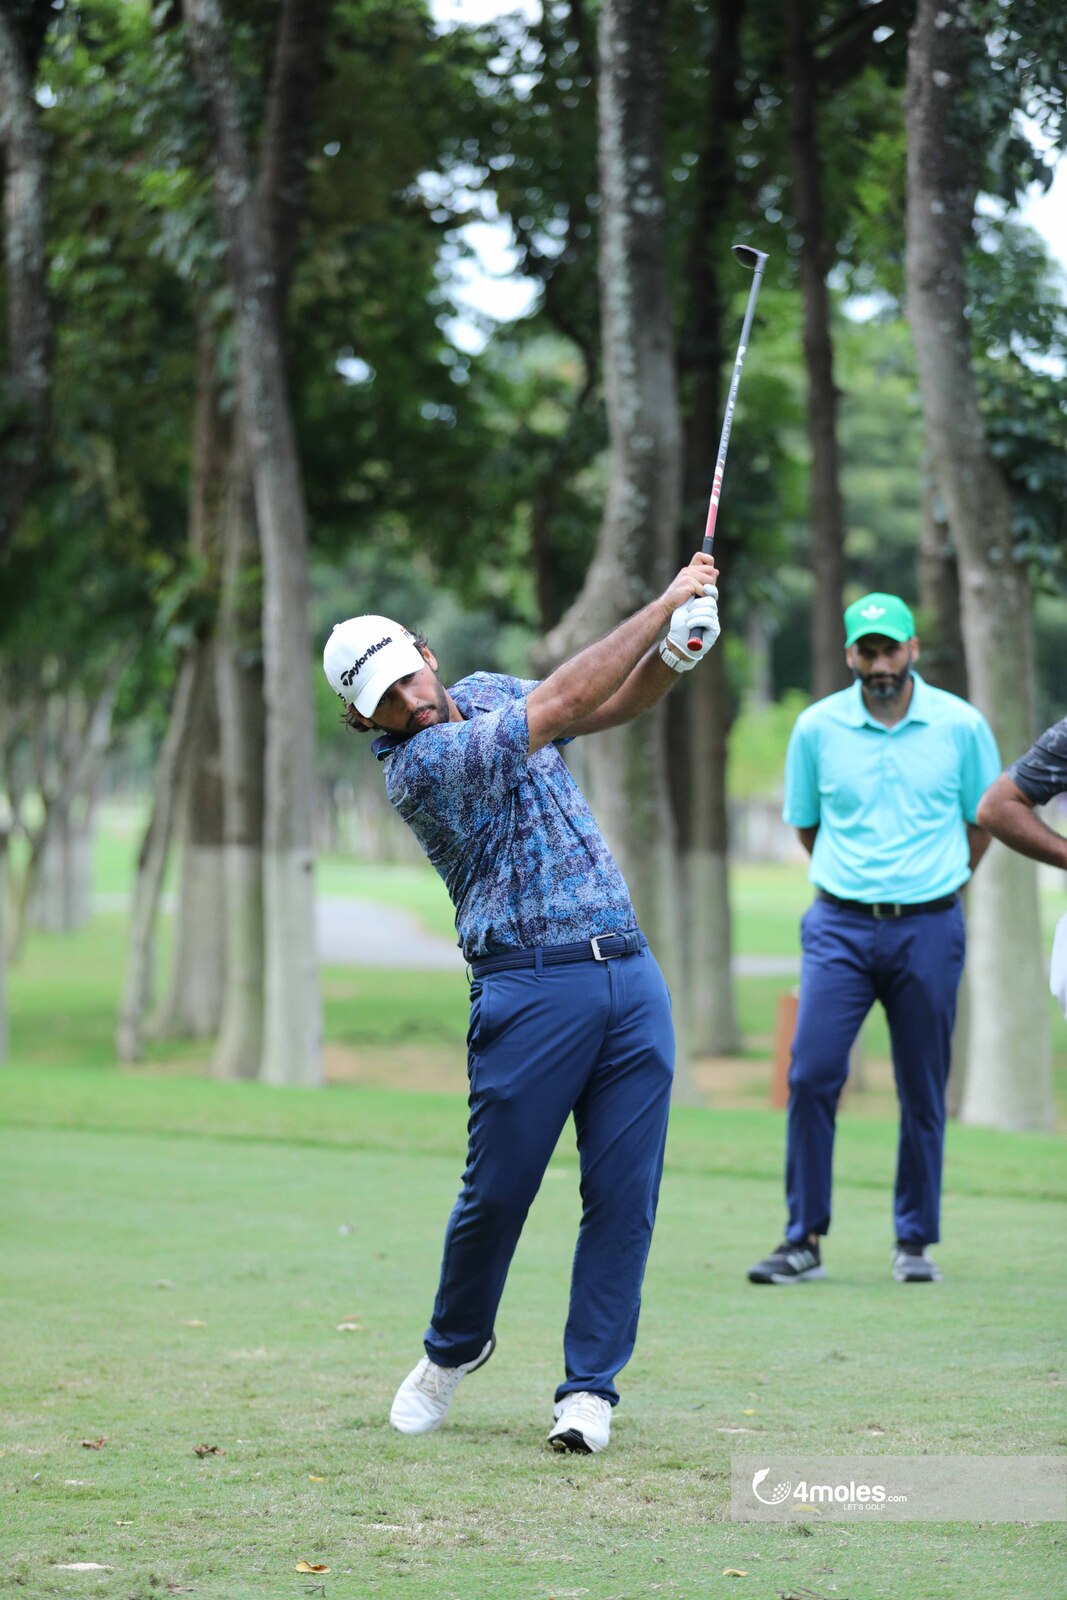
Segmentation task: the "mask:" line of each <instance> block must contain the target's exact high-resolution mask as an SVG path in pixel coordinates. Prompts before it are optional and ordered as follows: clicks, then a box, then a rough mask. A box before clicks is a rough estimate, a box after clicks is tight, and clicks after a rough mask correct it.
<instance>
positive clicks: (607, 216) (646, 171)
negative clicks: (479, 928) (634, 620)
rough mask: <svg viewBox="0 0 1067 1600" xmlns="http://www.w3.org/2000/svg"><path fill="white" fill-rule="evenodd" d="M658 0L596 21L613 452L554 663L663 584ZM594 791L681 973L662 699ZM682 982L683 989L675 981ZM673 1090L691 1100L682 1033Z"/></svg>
mask: <svg viewBox="0 0 1067 1600" xmlns="http://www.w3.org/2000/svg"><path fill="white" fill-rule="evenodd" d="M666 16H667V0H652V3H651V4H641V3H640V0H607V3H606V4H605V5H603V6H602V8H601V12H600V19H599V94H598V121H599V164H600V232H599V281H600V303H601V319H602V348H603V364H604V381H605V390H606V396H607V410H608V422H609V431H610V441H611V442H610V452H609V460H608V488H607V500H606V504H605V507H604V514H603V521H602V523H601V527H600V534H599V537H598V540H597V548H596V552H595V554H594V557H593V560H592V562H591V563H590V566H589V570H588V572H587V575H586V579H585V583H584V585H583V587H582V590H581V593H580V594H579V596H578V598H577V600H576V601H575V603H574V605H573V606H572V607H571V609H570V610H569V611H568V613H567V614H566V616H565V617H564V618H563V620H562V621H561V622H560V624H559V625H558V627H557V628H556V629H555V630H554V631H553V633H552V634H551V635H550V636H549V639H548V642H547V644H548V652H549V653H550V655H551V656H553V657H554V658H555V659H561V658H562V657H564V656H567V655H570V654H571V653H573V651H574V650H576V649H578V648H580V647H581V646H582V645H585V644H587V643H588V642H589V640H590V639H593V638H596V637H598V636H599V635H600V634H602V633H604V632H605V631H606V630H607V629H608V628H610V627H612V626H613V625H614V624H615V623H616V622H617V621H618V620H619V618H620V617H622V616H624V615H625V614H626V613H627V612H629V611H631V610H633V609H634V608H635V607H636V606H637V605H639V604H641V603H643V602H644V601H645V600H647V598H648V597H649V596H650V595H651V594H652V593H653V592H654V591H655V589H656V588H657V587H659V586H660V585H662V584H663V582H665V580H666V578H667V576H668V574H669V570H670V568H671V566H672V564H673V561H674V554H675V548H674V547H675V539H676V530H677V521H678V510H679V504H680V495H681V467H682V455H681V426H680V420H679V413H678V397H677V389H676V383H675V372H674V355H673V338H672V331H671V314H670V298H669V286H668V272H667V250H666V232H665V197H664V185H663V77H664V51H665V37H666ZM586 760H587V761H588V763H589V774H590V777H589V782H590V788H591V797H592V799H593V803H594V806H595V809H596V810H597V813H598V815H599V816H600V817H601V818H602V820H603V822H604V825H605V830H606V832H607V834H608V837H609V839H610V840H611V843H612V846H613V848H614V849H616V850H617V851H618V853H619V856H620V864H621V866H622V868H623V871H624V873H625V875H626V878H627V881H628V882H629V884H630V887H631V890H632V892H633V895H634V900H635V903H636V906H637V910H638V914H639V916H640V918H641V921H642V924H643V925H644V927H645V929H646V931H647V933H648V935H649V939H650V940H651V942H652V944H653V946H654V947H655V949H656V952H657V955H658V956H659V958H660V960H661V962H662V963H663V966H664V968H665V971H666V972H667V975H668V981H670V980H671V978H672V977H673V976H674V975H675V974H677V975H678V976H679V977H680V976H681V975H680V973H679V972H678V957H679V947H678V926H677V921H678V919H677V906H678V893H677V889H678V877H677V865H676V855H675V835H674V822H673V816H672V811H671V803H670V792H669V784H668V763H669V752H668V747H667V738H666V705H665V704H662V703H661V705H660V706H658V707H656V708H655V709H654V710H653V711H652V712H649V713H646V715H645V716H643V717H641V718H639V719H638V721H637V722H635V723H632V724H631V725H630V726H629V727H627V728H625V729H621V730H618V731H616V732H614V733H611V734H600V735H599V736H598V737H597V739H596V740H593V741H591V742H590V750H589V751H588V752H587V755H586ZM676 986H677V987H680V985H676ZM679 1045H680V1049H679V1068H680V1071H679V1076H678V1078H677V1084H678V1093H679V1095H680V1096H682V1097H685V1098H692V1097H693V1096H694V1090H693V1086H692V1080H691V1078H690V1076H689V1071H688V1060H687V1050H686V1048H685V1045H684V1041H683V1040H679Z"/></svg>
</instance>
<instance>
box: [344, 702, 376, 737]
mask: <svg viewBox="0 0 1067 1600" xmlns="http://www.w3.org/2000/svg"><path fill="white" fill-rule="evenodd" d="M344 718H345V726H346V727H347V728H351V729H352V731H353V733H371V732H372V731H373V729H374V724H373V722H368V721H367V719H366V717H362V716H360V714H359V712H358V711H357V710H356V708H355V706H354V705H352V704H351V703H349V706H348V709H347V711H346V712H345V714H344Z"/></svg>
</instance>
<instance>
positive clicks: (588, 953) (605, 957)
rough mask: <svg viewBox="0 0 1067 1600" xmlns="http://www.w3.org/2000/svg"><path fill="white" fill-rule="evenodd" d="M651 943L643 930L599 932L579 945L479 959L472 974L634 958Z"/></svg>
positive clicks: (550, 946) (551, 945) (478, 957)
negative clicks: (570, 962)
mask: <svg viewBox="0 0 1067 1600" xmlns="http://www.w3.org/2000/svg"><path fill="white" fill-rule="evenodd" d="M647 943H648V940H647V939H646V938H645V936H644V934H643V933H642V932H641V930H640V928H631V929H630V931H629V932H628V933H598V934H597V936H596V938H594V939H580V940H579V941H578V943H577V944H546V945H542V946H541V948H540V949H539V950H501V951H500V952H499V954H498V955H493V956H477V957H476V958H475V959H474V960H473V961H472V962H471V964H470V966H471V975H472V977H475V978H481V977H483V976H484V975H485V974H486V973H487V972H508V971H510V970H511V969H512V968H515V967H537V966H543V967H558V966H561V965H562V964H563V963H564V962H567V961H610V960H612V958H613V957H615V956H632V955H634V954H635V953H636V952H637V951H638V950H642V949H644V947H645V945H646V944H647Z"/></svg>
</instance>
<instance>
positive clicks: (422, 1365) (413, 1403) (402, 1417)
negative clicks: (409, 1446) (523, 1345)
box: [389, 1333, 496, 1433]
mask: <svg viewBox="0 0 1067 1600" xmlns="http://www.w3.org/2000/svg"><path fill="white" fill-rule="evenodd" d="M495 1349H496V1334H495V1333H493V1334H490V1336H489V1340H488V1342H487V1344H486V1346H485V1348H484V1350H483V1351H482V1353H481V1355H477V1356H475V1358H474V1360H473V1361H465V1362H464V1363H463V1365H462V1366H460V1367H439V1366H437V1365H436V1363H435V1362H433V1361H431V1360H430V1358H429V1356H423V1358H422V1360H421V1361H420V1362H419V1364H418V1366H417V1367H414V1368H412V1370H411V1371H410V1372H409V1373H408V1375H407V1377H406V1378H405V1379H404V1381H403V1383H402V1384H401V1385H400V1388H399V1389H398V1390H397V1391H396V1397H395V1398H394V1400H393V1404H392V1408H391V1409H390V1412H389V1421H390V1422H391V1423H392V1425H393V1427H394V1428H395V1429H396V1430H397V1432H398V1433H433V1431H434V1429H435V1428H439V1427H440V1426H441V1424H442V1422H443V1421H444V1420H445V1418H446V1417H447V1415H448V1408H449V1406H450V1405H451V1404H452V1396H453V1395H454V1394H455V1392H456V1389H457V1388H458V1387H459V1384H460V1382H461V1381H462V1379H464V1378H465V1377H466V1376H467V1374H468V1372H477V1370H478V1368H479V1367H484V1366H485V1363H486V1362H487V1361H488V1360H489V1357H490V1356H491V1355H492V1353H493V1351H494V1350H495Z"/></svg>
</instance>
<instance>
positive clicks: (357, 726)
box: [341, 632, 430, 733]
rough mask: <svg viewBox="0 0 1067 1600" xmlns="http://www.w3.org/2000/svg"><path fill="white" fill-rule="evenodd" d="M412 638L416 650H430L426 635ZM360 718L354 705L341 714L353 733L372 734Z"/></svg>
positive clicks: (412, 636) (417, 635) (420, 634)
mask: <svg viewBox="0 0 1067 1600" xmlns="http://www.w3.org/2000/svg"><path fill="white" fill-rule="evenodd" d="M410 638H411V642H412V644H413V645H414V646H415V648H416V650H419V651H422V650H428V649H429V648H430V643H429V640H428V639H427V637H426V635H425V634H424V633H421V632H416V633H413V634H411V635H410ZM358 718H359V712H358V711H357V710H356V708H355V706H353V705H347V706H345V709H344V710H343V711H342V712H341V721H342V722H343V723H344V725H345V727H346V728H349V729H350V730H351V731H352V732H353V733H370V732H372V729H370V728H365V727H364V726H363V724H362V722H360V721H359V720H358Z"/></svg>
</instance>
